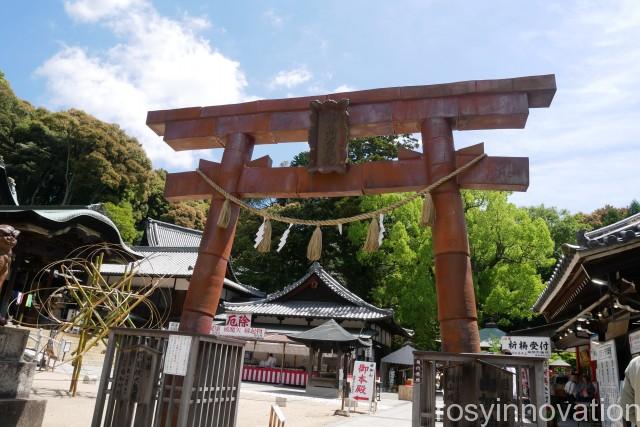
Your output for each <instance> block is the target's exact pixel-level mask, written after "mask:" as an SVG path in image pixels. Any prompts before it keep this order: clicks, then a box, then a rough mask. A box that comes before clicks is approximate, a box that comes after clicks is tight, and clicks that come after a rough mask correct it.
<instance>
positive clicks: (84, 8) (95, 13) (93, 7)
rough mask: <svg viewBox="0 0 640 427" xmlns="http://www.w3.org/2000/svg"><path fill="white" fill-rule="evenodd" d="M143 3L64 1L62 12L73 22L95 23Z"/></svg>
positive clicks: (133, 0)
mask: <svg viewBox="0 0 640 427" xmlns="http://www.w3.org/2000/svg"><path fill="white" fill-rule="evenodd" d="M144 3H145V2H144V0H66V1H65V2H64V10H65V11H66V12H67V14H68V15H69V16H71V17H72V18H73V19H75V20H78V21H84V22H96V21H98V20H100V19H103V18H106V17H109V16H113V15H116V14H119V13H121V12H123V11H124V10H126V9H131V8H133V7H140V6H144Z"/></svg>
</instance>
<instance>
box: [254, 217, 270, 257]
mask: <svg viewBox="0 0 640 427" xmlns="http://www.w3.org/2000/svg"><path fill="white" fill-rule="evenodd" d="M254 247H255V248H256V249H257V250H258V252H262V253H265V252H269V251H270V250H271V221H269V220H268V219H266V218H265V219H264V221H263V222H262V225H261V226H260V228H259V229H258V232H257V233H256V240H255V245H254Z"/></svg>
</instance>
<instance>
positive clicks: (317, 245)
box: [307, 226, 322, 261]
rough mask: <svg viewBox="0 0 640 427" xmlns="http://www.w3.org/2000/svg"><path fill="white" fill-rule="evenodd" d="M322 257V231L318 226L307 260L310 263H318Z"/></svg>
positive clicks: (314, 231) (312, 237)
mask: <svg viewBox="0 0 640 427" xmlns="http://www.w3.org/2000/svg"><path fill="white" fill-rule="evenodd" d="M321 255H322V230H320V226H316V229H315V230H313V234H312V235H311V240H309V246H307V259H309V261H318V260H319V259H320V256H321Z"/></svg>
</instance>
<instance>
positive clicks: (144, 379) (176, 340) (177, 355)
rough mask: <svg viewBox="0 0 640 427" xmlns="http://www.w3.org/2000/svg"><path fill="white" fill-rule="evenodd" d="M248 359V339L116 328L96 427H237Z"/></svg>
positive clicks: (98, 402)
mask: <svg viewBox="0 0 640 427" xmlns="http://www.w3.org/2000/svg"><path fill="white" fill-rule="evenodd" d="M243 359H244V341H237V340H232V339H224V338H219V337H215V336H212V335H198V334H190V333H183V332H177V331H162V330H150V329H127V328H114V329H112V330H111V332H110V334H109V345H108V347H107V352H106V354H105V359H104V366H103V369H102V378H101V380H100V388H99V390H98V395H97V398H96V406H95V409H94V414H93V422H92V426H93V427H121V426H135V427H152V426H153V427H169V426H171V427H196V426H222V427H226V426H229V427H233V426H235V423H236V415H237V409H238V397H239V392H240V376H241V375H240V373H241V372H242V362H243ZM185 391H186V392H185Z"/></svg>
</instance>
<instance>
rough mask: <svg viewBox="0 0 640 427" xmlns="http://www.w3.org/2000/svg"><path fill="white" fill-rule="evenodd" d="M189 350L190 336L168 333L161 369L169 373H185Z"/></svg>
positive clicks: (182, 374)
mask: <svg viewBox="0 0 640 427" xmlns="http://www.w3.org/2000/svg"><path fill="white" fill-rule="evenodd" d="M190 351H191V336H189V335H169V342H168V343H167V351H166V353H165V356H164V367H163V369H162V371H163V372H164V373H165V374H170V375H181V376H185V375H187V365H188V364H189V353H190Z"/></svg>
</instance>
